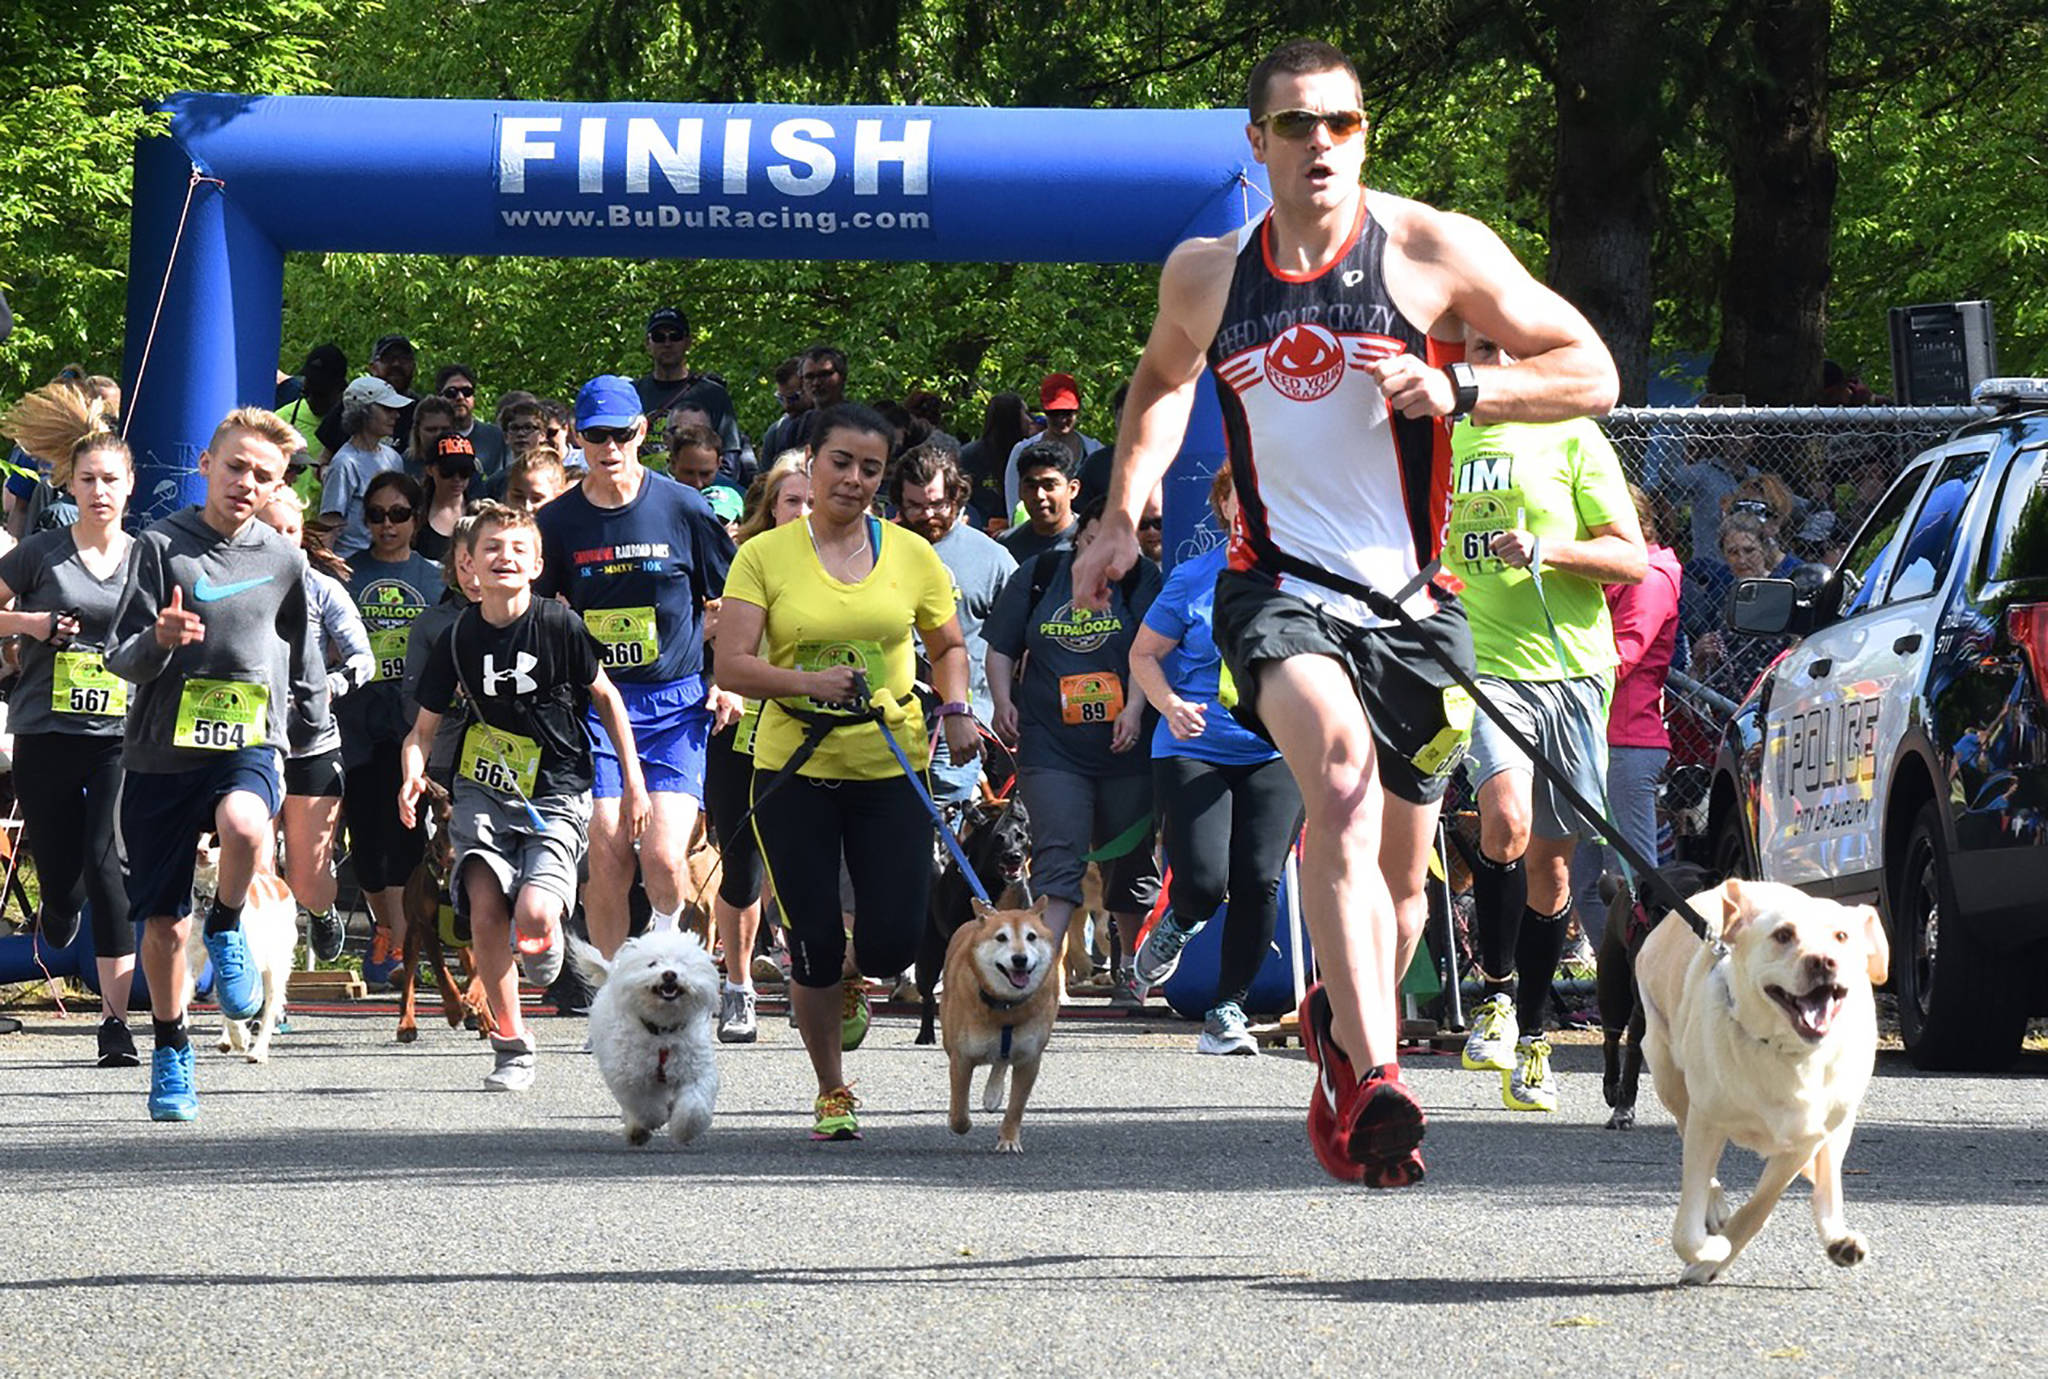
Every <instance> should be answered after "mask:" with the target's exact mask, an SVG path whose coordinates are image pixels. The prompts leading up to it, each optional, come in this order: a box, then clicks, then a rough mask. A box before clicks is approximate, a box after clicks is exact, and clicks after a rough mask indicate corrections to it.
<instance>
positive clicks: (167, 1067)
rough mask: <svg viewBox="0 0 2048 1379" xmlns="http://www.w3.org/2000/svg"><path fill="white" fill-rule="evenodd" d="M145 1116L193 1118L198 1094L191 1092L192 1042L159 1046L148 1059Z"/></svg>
mask: <svg viewBox="0 0 2048 1379" xmlns="http://www.w3.org/2000/svg"><path fill="white" fill-rule="evenodd" d="M149 1118H150V1119H151V1120H197V1119H198V1118H199V1098H198V1097H196V1096H194V1095H193V1094H192V1046H191V1045H190V1044H187V1045H186V1046H185V1047H184V1048H182V1049H167V1048H163V1047H159V1048H158V1049H157V1051H156V1054H155V1056H154V1057H152V1058H151V1059H150V1062H149Z"/></svg>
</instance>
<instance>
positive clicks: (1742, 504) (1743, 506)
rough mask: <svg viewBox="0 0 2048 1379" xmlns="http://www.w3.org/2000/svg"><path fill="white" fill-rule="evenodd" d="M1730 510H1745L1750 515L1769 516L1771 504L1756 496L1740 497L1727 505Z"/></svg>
mask: <svg viewBox="0 0 2048 1379" xmlns="http://www.w3.org/2000/svg"><path fill="white" fill-rule="evenodd" d="M1728 510H1729V511H1730V512H1746V513H1748V514H1749V515H1750V516H1751V517H1769V516H1770V515H1771V505H1770V504H1769V503H1766V502H1764V501H1763V500H1761V499H1758V498H1741V499H1737V500H1736V501H1735V502H1734V503H1732V504H1730V505H1729V508H1728Z"/></svg>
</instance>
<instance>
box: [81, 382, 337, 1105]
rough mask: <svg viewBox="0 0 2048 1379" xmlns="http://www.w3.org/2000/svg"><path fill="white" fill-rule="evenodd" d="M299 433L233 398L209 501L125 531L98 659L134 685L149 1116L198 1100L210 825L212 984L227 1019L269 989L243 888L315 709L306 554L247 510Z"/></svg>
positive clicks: (133, 837)
mask: <svg viewBox="0 0 2048 1379" xmlns="http://www.w3.org/2000/svg"><path fill="white" fill-rule="evenodd" d="M298 445H299V440H298V436H297V433H296V432H294V431H293V430H292V428H291V427H290V426H289V425H287V424H286V423H285V422H284V421H283V420H281V419H280V418H278V417H277V416H274V415H273V414H271V413H269V412H266V411H264V410H262V409H261V408H257V407H243V408H239V409H237V410H236V411H233V412H230V413H229V414H228V416H227V419H226V420H224V421H222V422H221V424H220V426H219V427H218V428H217V429H216V430H215V431H214V433H213V439H212V440H211V441H210V442H208V444H207V447H206V451H205V453H204V454H202V455H201V456H200V457H199V472H200V473H201V474H202V475H204V476H205V478H206V502H205V503H204V504H203V505H202V506H199V507H194V508H186V509H183V510H182V511H179V512H175V513H173V514H171V515H170V516H169V517H166V518H164V519H163V520H162V521H161V522H158V523H157V524H156V525H154V526H152V527H150V528H149V529H148V530H147V531H145V532H143V533H142V535H141V536H139V537H137V538H136V540H135V543H134V546H133V549H132V550H131V551H130V553H129V560H128V576H127V582H126V585H125V587H124V588H123V589H122V591H121V599H120V603H119V605H118V606H117V608H116V610H115V613H114V626H113V632H112V634H111V636H110V638H109V643H110V644H109V648H108V650H107V653H106V664H107V668H108V669H110V670H112V671H113V672H114V673H115V674H116V675H119V676H120V677H121V678H122V679H124V680H129V681H132V682H133V683H134V684H135V685H136V687H137V688H136V693H135V695H134V696H133V700H132V702H131V704H130V706H129V709H128V720H127V725H126V730H125V733H124V737H123V746H122V752H121V764H122V766H123V767H124V768H125V769H126V770H127V773H128V779H127V784H126V786H125V788H124V789H123V791H122V794H121V840H122V844H123V848H124V851H125V853H126V855H127V859H128V878H127V879H128V901H129V906H130V909H131V912H132V913H133V914H134V915H136V916H137V917H138V918H144V919H146V920H147V921H148V923H147V924H146V925H145V926H144V928H143V935H142V953H141V957H142V969H143V972H144V974H145V975H146V976H147V977H148V979H149V998H150V1006H151V1014H152V1015H153V1016H154V1018H155V1025H156V1054H155V1058H154V1060H153V1062H152V1063H151V1071H150V1091H149V1113H150V1116H151V1118H152V1119H155V1120H191V1119H192V1118H193V1117H195V1116H197V1115H198V1114H199V1103H198V1099H197V1098H196V1097H195V1096H194V1095H193V1091H192V1047H191V1043H190V1041H189V1039H188V1038H187V1036H186V1031H185V982H186V971H185V966H186V965H185V942H186V938H187V936H188V934H189V933H190V930H191V924H192V920H191V909H192V905H191V897H192V870H193V861H194V857H195V854H196V852H197V848H198V842H199V838H200V836H201V835H202V834H204V833H207V832H209V831H218V833H219V834H220V843H221V852H220V885H219V889H218V892H217V894H216V895H215V897H214V901H213V908H212V910H211V911H210V912H209V913H208V914H207V916H206V921H205V923H206V933H205V940H206V950H207V953H208V955H209V956H210V957H211V958H212V960H213V970H214V989H215V994H216V997H217V999H218V1000H219V1002H220V1007H221V1014H222V1015H223V1016H225V1017H226V1018H228V1019H246V1018H248V1017H250V1016H252V1015H254V1014H255V1013H256V1012H257V1009H258V1007H259V1006H260V1005H261V1004H262V994H263V993H262V987H261V981H260V978H259V977H258V975H257V973H256V972H255V970H254V968H253V966H252V965H251V963H250V961H249V952H248V947H247V945H246V944H245V943H244V942H243V939H242V930H241V921H242V902H243V900H244V899H246V897H247V894H248V889H249V879H250V877H251V876H252V875H254V873H255V869H256V863H257V860H258V859H259V858H261V857H263V856H266V855H267V849H268V846H269V843H270V831H271V827H272V824H271V821H272V819H273V818H274V817H275V816H276V814H277V808H278V804H279V802H280V801H281V800H282V799H283V796H284V789H283V782H282V778H281V772H282V767H281V765H280V760H281V753H282V752H283V751H285V750H287V749H288V747H289V745H290V743H291V742H292V741H293V739H294V738H295V737H307V736H309V735H310V733H312V732H313V731H315V730H316V729H317V728H318V726H319V724H320V723H321V722H322V721H323V719H324V718H325V716H326V698H327V680H326V672H325V667H324V665H323V664H322V658H321V656H320V653H319V649H318V646H317V644H316V643H315V641H314V625H313V621H312V619H311V618H310V617H309V616H308V613H307V607H306V593H305V580H304V578H303V576H304V574H305V570H306V559H305V557H304V556H303V555H301V554H300V553H299V551H298V549H297V547H295V546H293V545H292V544H291V543H290V542H289V541H287V540H286V539H285V538H284V537H282V536H279V535H278V534H277V532H276V531H274V530H272V529H271V528H270V527H269V526H267V525H265V524H264V523H262V522H260V521H257V520H256V513H257V511H258V510H259V509H261V508H262V507H263V505H264V503H266V502H267V501H268V500H269V498H270V495H271V493H272V492H273V491H274V490H275V489H276V488H277V485H278V483H279V482H280V481H281V480H282V479H283V477H284V471H285V460H286V457H287V456H288V455H290V454H291V452H292V451H293V450H295V449H296V448H297V447H298Z"/></svg>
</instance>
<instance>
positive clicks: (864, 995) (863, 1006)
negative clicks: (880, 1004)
mask: <svg viewBox="0 0 2048 1379" xmlns="http://www.w3.org/2000/svg"><path fill="white" fill-rule="evenodd" d="M840 986H841V987H842V988H843V989H844V990H845V992H846V1006H845V1008H844V1010H843V1011H842V1012H841V1014H840V1016H839V1047H840V1050H841V1051H842V1052H845V1053H852V1052H853V1051H854V1050H855V1049H857V1048H859V1047H860V1041H861V1040H863V1039H865V1038H867V1037H868V984H867V982H866V980H865V979H863V978H861V977H848V978H847V979H846V980H845V981H844V982H841V983H840Z"/></svg>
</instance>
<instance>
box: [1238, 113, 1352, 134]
mask: <svg viewBox="0 0 2048 1379" xmlns="http://www.w3.org/2000/svg"><path fill="white" fill-rule="evenodd" d="M1259 123H1260V124H1262V125H1264V126H1266V128H1267V129H1270V130H1271V131H1273V133H1275V134H1277V135H1279V136H1280V137H1281V138H1283V139H1306V138H1307V137H1308V136H1309V135H1311V134H1313V133H1315V132H1316V126H1317V125H1321V126H1323V127H1324V128H1325V129H1327V130H1329V131H1330V137H1331V138H1332V139H1337V140H1340V141H1341V140H1344V139H1348V138H1350V137H1351V136H1352V135H1354V134H1356V133H1357V132H1358V131H1359V130H1361V129H1363V128H1365V112H1364V111H1363V110H1275V111H1274V112H1273V113H1272V114H1270V115H1267V116H1266V117H1265V118H1264V119H1262V120H1260V121H1259Z"/></svg>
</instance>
